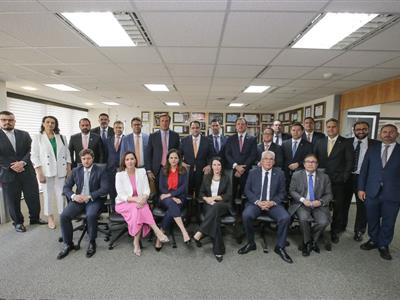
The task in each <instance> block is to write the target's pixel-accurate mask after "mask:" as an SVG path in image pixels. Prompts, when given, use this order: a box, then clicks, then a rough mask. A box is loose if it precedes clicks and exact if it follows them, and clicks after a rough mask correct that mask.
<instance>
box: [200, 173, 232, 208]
mask: <svg viewBox="0 0 400 300" xmlns="http://www.w3.org/2000/svg"><path fill="white" fill-rule="evenodd" d="M211 181H212V175H211V174H207V175H204V177H203V181H202V183H201V188H200V193H199V198H200V199H201V200H202V199H203V197H211ZM218 196H221V197H222V201H223V202H225V203H231V202H232V183H231V178H230V177H229V176H226V175H223V176H221V179H220V182H219V186H218Z"/></svg>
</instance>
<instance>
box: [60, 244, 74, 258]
mask: <svg viewBox="0 0 400 300" xmlns="http://www.w3.org/2000/svg"><path fill="white" fill-rule="evenodd" d="M74 249H75V246H74V244H70V245H68V244H64V247H63V248H62V250H61V251H60V253H58V255H57V259H63V258H64V257H66V256H67V255H68V254H69V252H70V251H72V250H74Z"/></svg>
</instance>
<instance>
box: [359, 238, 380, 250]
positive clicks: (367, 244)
mask: <svg viewBox="0 0 400 300" xmlns="http://www.w3.org/2000/svg"><path fill="white" fill-rule="evenodd" d="M376 248H378V246H377V245H376V244H375V243H374V242H373V241H372V240H368V241H367V242H365V243H364V244H361V245H360V249H362V250H372V249H376Z"/></svg>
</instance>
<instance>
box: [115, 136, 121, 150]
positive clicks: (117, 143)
mask: <svg viewBox="0 0 400 300" xmlns="http://www.w3.org/2000/svg"><path fill="white" fill-rule="evenodd" d="M120 142H121V138H120V137H119V136H116V137H115V143H114V148H115V151H118V149H119V144H120Z"/></svg>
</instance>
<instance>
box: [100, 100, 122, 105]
mask: <svg viewBox="0 0 400 300" xmlns="http://www.w3.org/2000/svg"><path fill="white" fill-rule="evenodd" d="M101 103H103V104H105V105H111V106H116V105H119V103H117V102H113V101H104V102H101Z"/></svg>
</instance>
